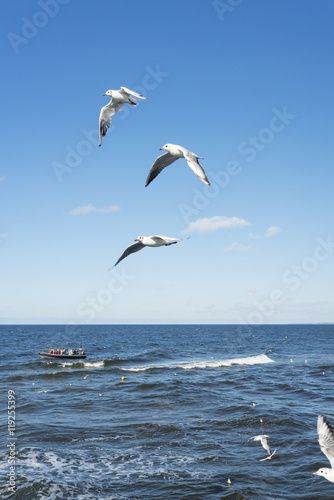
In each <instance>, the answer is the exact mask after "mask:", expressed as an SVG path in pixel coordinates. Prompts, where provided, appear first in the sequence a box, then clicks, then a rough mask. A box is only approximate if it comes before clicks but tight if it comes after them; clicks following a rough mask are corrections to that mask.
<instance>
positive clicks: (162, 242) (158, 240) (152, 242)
mask: <svg viewBox="0 0 334 500" xmlns="http://www.w3.org/2000/svg"><path fill="white" fill-rule="evenodd" d="M135 241H136V242H137V243H133V244H132V245H130V246H128V247H127V248H126V249H125V250H124V252H123V253H122V255H121V256H120V258H119V259H118V261H117V262H116V264H115V265H114V267H115V266H117V264H119V263H120V262H121V260H123V259H125V257H127V256H128V255H130V254H132V253H135V252H138V251H139V250H142V249H143V248H145V247H162V246H166V247H167V246H169V245H175V243H177V242H178V241H182V238H170V237H169V236H160V235H155V236H138V238H136V239H135Z"/></svg>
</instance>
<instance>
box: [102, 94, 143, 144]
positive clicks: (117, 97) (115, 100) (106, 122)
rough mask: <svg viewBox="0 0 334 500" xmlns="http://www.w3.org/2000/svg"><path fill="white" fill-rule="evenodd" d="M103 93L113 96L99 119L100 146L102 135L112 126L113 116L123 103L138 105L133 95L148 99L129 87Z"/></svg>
mask: <svg viewBox="0 0 334 500" xmlns="http://www.w3.org/2000/svg"><path fill="white" fill-rule="evenodd" d="M103 95H107V96H109V97H111V99H110V102H109V103H108V104H107V105H106V106H103V108H102V109H101V112H100V119H99V146H101V143H102V137H104V136H105V135H106V133H107V130H108V128H109V127H110V123H111V117H112V116H113V115H114V114H115V113H117V111H120V110H121V109H122V107H123V104H131V105H132V106H137V104H138V103H137V101H136V100H135V99H133V98H132V97H131V96H133V95H134V96H136V97H139V98H140V99H146V97H144V96H143V95H141V94H138V92H135V91H134V90H130V89H127V88H126V87H121V88H120V89H119V90H107V92H106V93H105V94H103Z"/></svg>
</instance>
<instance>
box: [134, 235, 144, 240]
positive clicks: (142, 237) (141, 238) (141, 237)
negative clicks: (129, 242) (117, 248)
mask: <svg viewBox="0 0 334 500" xmlns="http://www.w3.org/2000/svg"><path fill="white" fill-rule="evenodd" d="M143 239H144V236H138V238H136V239H135V241H142V240H143Z"/></svg>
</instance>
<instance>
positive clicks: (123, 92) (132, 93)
mask: <svg viewBox="0 0 334 500" xmlns="http://www.w3.org/2000/svg"><path fill="white" fill-rule="evenodd" d="M121 89H122V90H120V92H121V93H122V94H128V95H134V96H135V97H139V98H140V99H146V97H144V96H143V95H142V94H138V92H135V91H134V90H130V89H127V88H126V87H121Z"/></svg>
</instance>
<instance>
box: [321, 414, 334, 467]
mask: <svg viewBox="0 0 334 500" xmlns="http://www.w3.org/2000/svg"><path fill="white" fill-rule="evenodd" d="M317 430H318V437H319V445H320V449H321V451H322V452H323V453H324V454H325V455H326V457H327V458H328V460H329V461H330V463H331V466H332V469H334V432H333V429H332V428H331V426H330V425H329V423H328V420H327V418H326V417H325V416H324V415H319V416H318V426H317Z"/></svg>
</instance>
